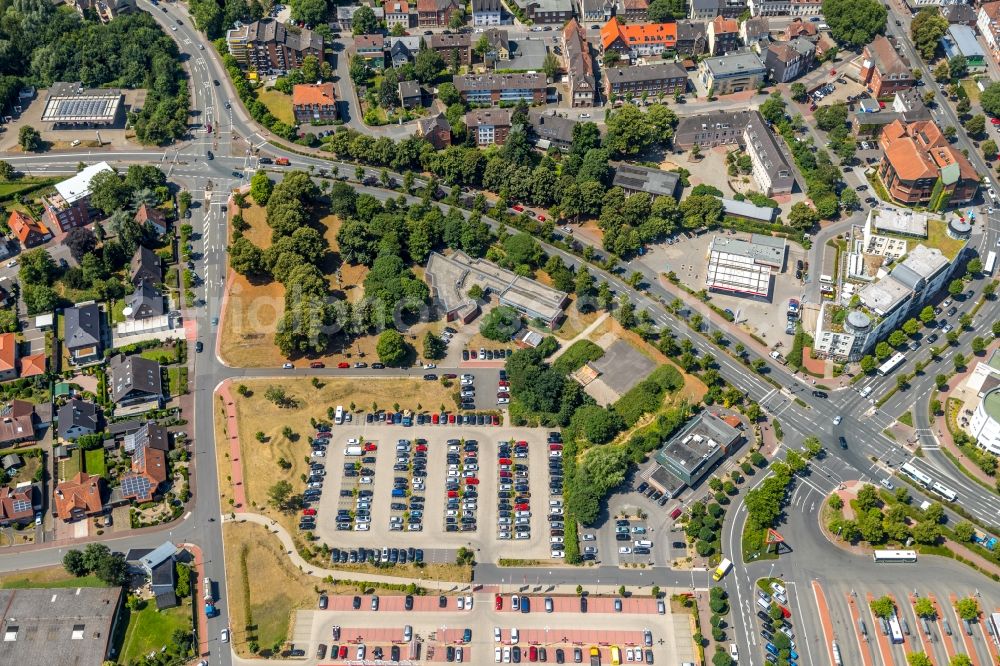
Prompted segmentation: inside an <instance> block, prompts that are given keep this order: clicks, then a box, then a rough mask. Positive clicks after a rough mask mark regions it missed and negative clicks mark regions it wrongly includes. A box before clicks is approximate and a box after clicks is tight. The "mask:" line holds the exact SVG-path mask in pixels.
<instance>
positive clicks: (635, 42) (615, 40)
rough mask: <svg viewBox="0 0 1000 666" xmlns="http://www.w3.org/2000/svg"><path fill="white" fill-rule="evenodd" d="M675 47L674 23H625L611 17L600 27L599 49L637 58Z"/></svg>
mask: <svg viewBox="0 0 1000 666" xmlns="http://www.w3.org/2000/svg"><path fill="white" fill-rule="evenodd" d="M676 48H677V24H676V23H647V24H632V23H629V24H625V25H623V24H622V23H621V21H619V20H618V19H617V18H612V19H611V20H610V21H608V22H607V23H605V24H604V25H603V26H602V27H601V50H602V51H603V52H604V53H607V52H608V51H617V52H618V53H620V54H621V55H623V56H627V57H630V58H638V57H642V56H651V55H659V54H661V53H663V52H664V51H672V50H674V49H676Z"/></svg>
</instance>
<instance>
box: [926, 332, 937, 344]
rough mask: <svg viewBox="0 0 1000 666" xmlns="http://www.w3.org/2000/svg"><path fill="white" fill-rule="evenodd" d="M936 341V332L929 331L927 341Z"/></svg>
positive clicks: (932, 342) (931, 342)
mask: <svg viewBox="0 0 1000 666" xmlns="http://www.w3.org/2000/svg"><path fill="white" fill-rule="evenodd" d="M937 341H938V334H937V333H931V334H930V335H928V336H927V342H929V343H930V344H934V343H935V342H937Z"/></svg>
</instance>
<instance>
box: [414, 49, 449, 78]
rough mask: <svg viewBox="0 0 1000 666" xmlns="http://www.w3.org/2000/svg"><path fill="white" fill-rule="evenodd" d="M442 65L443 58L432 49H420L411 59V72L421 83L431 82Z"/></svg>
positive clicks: (442, 67) (439, 71)
mask: <svg viewBox="0 0 1000 666" xmlns="http://www.w3.org/2000/svg"><path fill="white" fill-rule="evenodd" d="M444 67H445V64H444V59H443V58H442V57H441V54H440V53H438V52H437V51H435V50H434V49H421V50H420V51H417V56H416V57H415V58H414V59H413V73H414V74H415V75H416V77H417V80H418V81H420V82H421V83H430V82H432V81H433V80H434V79H436V78H437V77H438V75H439V74H440V73H441V70H443V69H444Z"/></svg>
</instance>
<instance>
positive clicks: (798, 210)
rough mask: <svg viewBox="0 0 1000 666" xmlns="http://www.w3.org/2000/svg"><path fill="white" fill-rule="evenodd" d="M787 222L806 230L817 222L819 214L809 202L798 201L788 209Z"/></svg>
mask: <svg viewBox="0 0 1000 666" xmlns="http://www.w3.org/2000/svg"><path fill="white" fill-rule="evenodd" d="M788 223H789V224H790V225H792V226H793V227H795V228H796V229H801V230H802V231H808V230H809V229H812V228H813V227H815V226H816V225H817V224H818V223H819V214H818V213H817V212H816V211H815V210H813V208H812V207H811V206H809V204H807V203H805V202H803V201H799V202H797V203H795V204H794V205H793V206H792V209H791V210H790V211H789V213H788Z"/></svg>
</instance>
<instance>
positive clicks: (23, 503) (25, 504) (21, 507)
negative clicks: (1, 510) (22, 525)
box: [14, 499, 31, 513]
mask: <svg viewBox="0 0 1000 666" xmlns="http://www.w3.org/2000/svg"><path fill="white" fill-rule="evenodd" d="M30 510H31V502H29V501H27V500H23V499H16V500H14V513H21V512H22V511H30Z"/></svg>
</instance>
